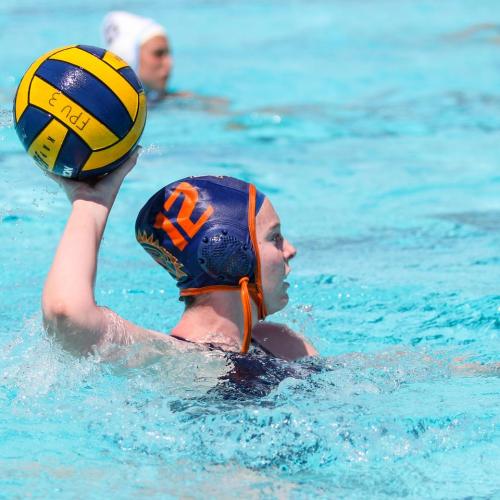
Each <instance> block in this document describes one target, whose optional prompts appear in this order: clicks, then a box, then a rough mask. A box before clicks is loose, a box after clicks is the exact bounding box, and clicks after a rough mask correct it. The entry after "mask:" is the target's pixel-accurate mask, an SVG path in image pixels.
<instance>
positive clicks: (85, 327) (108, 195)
mask: <svg viewBox="0 0 500 500" xmlns="http://www.w3.org/2000/svg"><path fill="white" fill-rule="evenodd" d="M136 161H137V152H135V153H134V155H133V156H132V157H131V158H130V159H129V160H128V161H127V162H126V163H125V164H124V165H123V166H121V167H120V168H119V169H117V170H115V171H113V172H111V173H110V174H108V175H106V176H105V177H103V178H102V179H100V180H98V181H97V182H95V183H94V184H90V183H86V182H79V181H73V180H68V179H64V178H62V177H56V176H51V177H52V178H53V179H54V180H55V181H56V182H57V183H58V184H60V185H61V187H63V189H64V190H65V191H66V194H67V196H68V198H69V201H70V202H71V206H72V207H71V213H70V216H69V218H68V222H67V224H66V227H65V229H64V232H63V235H62V238H61V241H60V242H59V246H58V248H57V251H56V254H55V257H54V261H53V263H52V267H51V269H50V271H49V274H48V276H47V280H46V282H45V287H44V290H43V296H42V310H43V319H44V326H45V328H46V330H47V332H48V333H49V334H50V335H53V336H54V337H55V338H56V339H57V340H59V341H60V342H61V343H62V345H63V346H64V347H65V348H66V349H68V350H70V351H72V352H74V353H76V354H87V353H90V352H92V351H93V349H94V348H96V347H97V348H99V347H102V346H103V345H105V344H107V343H113V344H121V345H127V344H132V343H135V342H138V341H148V340H155V339H157V340H161V341H165V342H169V340H168V337H167V336H166V335H163V334H161V333H158V332H152V331H149V330H145V329H143V328H140V327H138V326H136V325H134V324H133V323H130V322H129V321H126V320H124V319H123V318H121V317H120V316H118V315H117V314H116V313H114V312H113V311H111V310H109V309H107V308H103V307H99V306H98V305H97V304H96V302H95V297H94V284H95V277H96V272H97V256H98V252H99V246H100V243H101V239H102V235H103V233H104V229H105V227H106V222H107V219H108V215H109V212H110V210H111V207H112V206H113V203H114V201H115V198H116V195H117V194H118V190H119V189H120V186H121V184H122V182H123V179H124V178H125V176H126V175H127V174H128V173H129V172H130V170H131V169H132V168H133V167H134V165H135V163H136Z"/></svg>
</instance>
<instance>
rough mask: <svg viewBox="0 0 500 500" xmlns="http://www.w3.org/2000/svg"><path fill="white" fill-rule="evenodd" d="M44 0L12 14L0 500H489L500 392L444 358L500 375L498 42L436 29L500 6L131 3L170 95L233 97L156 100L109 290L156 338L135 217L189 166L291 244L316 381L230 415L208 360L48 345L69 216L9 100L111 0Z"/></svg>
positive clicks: (7, 58)
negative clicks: (22, 138)
mask: <svg viewBox="0 0 500 500" xmlns="http://www.w3.org/2000/svg"><path fill="white" fill-rule="evenodd" d="M43 4H44V5H43V7H41V6H40V3H39V2H34V1H33V0H22V1H16V2H14V1H7V2H4V3H2V4H1V6H0V28H1V29H0V39H1V47H2V55H1V61H2V64H1V66H0V165H1V167H2V180H1V181H0V182H1V184H0V186H1V188H0V189H1V197H0V228H1V233H0V234H1V250H0V255H1V261H0V266H1V267H0V293H1V296H0V303H1V305H2V306H1V308H0V405H1V412H0V415H1V417H0V418H1V425H0V436H1V438H0V497H2V498H3V497H5V498H19V497H27V496H31V497H34V498H49V497H58V498H82V497H91V498H101V497H103V498H109V497H112V498H130V497H132V496H135V495H144V496H146V495H147V496H149V497H151V498H173V497H189V496H190V497H192V498H201V497H206V496H217V497H221V498H229V497H234V496H235V495H246V496H249V497H250V498H308V497H320V498H326V497H330V498H331V497H341V498H367V497H370V498H389V497H409V498H423V497H429V498H466V497H474V498H496V497H498V496H499V495H500V479H499V475H498V470H500V456H499V453H498V449H499V445H500V405H499V394H500V379H499V378H498V377H484V376H478V375H472V376H467V377H466V376H459V375H456V374H454V371H453V368H452V365H453V361H452V360H453V359H454V358H455V357H457V356H464V357H468V358H469V359H470V360H474V361H477V362H484V363H487V362H491V361H499V360H500V347H499V338H498V335H499V330H500V293H499V288H498V287H499V278H500V255H499V248H500V197H499V194H500V174H499V169H498V166H499V164H500V152H499V151H500V150H499V147H498V144H499V139H500V93H499V90H498V89H500V45H496V44H494V43H492V36H493V35H494V34H493V35H492V33H491V32H489V33H488V32H485V33H482V34H481V33H479V34H476V35H473V36H471V37H469V38H463V39H460V38H457V37H450V36H448V35H450V34H451V33H454V32H457V31H460V30H463V29H465V28H467V27H468V26H470V25H473V24H475V23H481V22H500V7H499V6H498V3H497V2H496V0H485V1H478V2H467V1H465V0H453V1H451V0H444V1H440V2H435V1H430V0H429V1H425V0H422V1H416V0H403V1H396V0H381V1H377V2H374V1H368V0H365V1H363V0H359V1H356V2H345V1H340V0H337V1H334V0H317V1H306V0H301V1H299V0H297V1H293V2H281V1H278V0H274V1H266V2H263V1H251V2H250V1H238V2H224V1H219V2H216V1H196V0H190V1H180V0H178V1H173V0H170V1H168V2H163V1H162V2H160V1H157V0H155V1H150V2H143V1H140V0H137V1H134V2H133V3H131V4H130V7H129V8H130V9H131V10H133V11H135V12H138V13H142V14H145V15H154V16H155V17H156V18H157V19H158V20H159V21H160V22H162V23H164V24H165V25H166V26H167V27H168V30H169V32H170V33H171V37H172V42H173V48H174V55H175V57H176V63H175V74H174V78H173V82H172V84H173V86H174V87H175V88H177V89H183V90H184V89H186V90H193V91H195V92H198V93H200V94H204V95H212V96H220V97H224V98H227V99H228V100H229V101H230V103H229V106H228V108H227V109H226V110H223V109H220V108H218V109H212V110H211V112H207V110H204V109H203V106H201V105H200V104H199V103H198V104H196V103H192V102H191V103H190V102H187V101H181V102H177V103H174V102H169V103H164V104H161V105H159V106H157V107H156V108H153V109H151V111H150V113H149V117H148V122H147V127H146V131H145V134H144V136H143V139H142V144H143V147H144V148H145V152H144V154H143V156H142V157H141V159H140V164H139V166H138V167H137V168H136V169H135V171H134V172H133V173H132V174H131V175H130V177H129V178H128V179H127V181H126V183H125V184H124V186H123V189H122V191H121V193H120V196H119V198H118V200H117V203H116V205H115V208H114V210H113V212H112V215H111V218H110V222H109V226H108V229H107V232H106V236H105V240H104V242H103V246H102V251H101V259H100V274H99V276H98V280H97V285H96V294H97V297H98V301H99V302H100V303H101V304H105V305H108V306H109V307H111V308H113V309H115V310H116V311H117V312H118V313H120V314H121V315H123V316H124V317H126V318H127V319H130V320H133V321H135V322H137V323H140V324H142V325H144V326H146V327H150V328H154V329H157V330H162V331H165V332H168V331H169V330H170V328H171V327H172V326H173V325H174V324H175V322H176V321H177V319H178V317H179V315H180V312H181V306H180V305H179V304H178V302H177V300H176V291H175V287H174V286H173V282H172V281H171V279H170V277H169V276H168V275H167V274H166V273H163V272H161V270H160V269H159V268H157V267H155V265H154V263H153V262H152V261H151V259H149V258H148V257H147V255H146V254H145V253H144V252H143V250H142V249H141V248H140V247H139V245H137V244H136V243H135V238H134V231H133V227H134V226H133V224H134V221H135V216H136V213H137V211H138V209H139V208H140V207H141V206H142V204H143V202H144V201H145V200H146V199H147V198H148V197H149V195H150V194H151V193H153V192H155V191H156V190H157V189H159V188H160V187H161V186H163V185H164V184H166V183H167V182H169V181H171V180H173V179H176V178H179V177H182V176H185V175H190V174H207V173H214V174H226V175H233V176H238V177H242V178H244V179H245V180H248V181H253V182H255V183H256V184H257V185H258V187H259V188H260V189H262V190H263V191H264V192H266V193H268V194H269V195H270V197H271V199H272V201H273V203H274V205H275V206H276V208H277V210H278V212H279V213H280V215H281V218H282V221H283V224H284V230H285V234H287V236H288V237H289V239H290V240H291V241H292V242H293V243H294V244H295V246H296V247H297V248H298V252H299V253H298V256H297V258H296V259H295V261H294V262H293V266H292V267H293V271H292V274H291V275H290V277H291V282H292V288H291V294H290V295H291V303H290V305H289V307H288V308H287V309H286V310H285V311H283V312H282V313H279V314H277V315H276V318H275V319H277V320H281V321H286V322H287V323H288V324H290V325H291V326H293V327H294V328H295V329H297V330H298V331H300V332H302V333H304V334H305V335H306V336H307V337H308V338H310V339H311V341H312V342H313V343H314V344H315V346H316V347H317V348H318V350H319V351H320V353H321V359H319V360H316V361H314V363H315V364H316V365H317V367H318V368H320V369H319V370H318V371H317V372H316V373H314V374H312V375H309V376H306V377H305V378H287V379H285V380H283V381H282V382H281V383H280V384H279V385H278V386H277V387H275V388H274V389H273V390H272V392H270V394H268V395H267V396H264V397H254V398H250V397H239V398H236V397H235V398H233V399H224V398H222V397H217V395H215V396H213V391H211V389H212V388H213V387H214V386H216V385H217V382H218V379H219V377H221V376H223V375H224V373H226V372H227V369H228V368H227V366H226V363H225V361H224V360H223V359H221V358H220V357H218V356H217V355H215V354H213V353H212V354H209V355H203V354H200V353H186V354H182V355H180V354H179V353H177V352H172V353H171V355H166V356H165V357H163V358H161V359H158V360H156V361H155V362H152V363H151V364H150V365H149V366H147V367H143V368H127V367H126V366H125V365H126V362H125V361H123V362H121V363H118V364H116V365H112V364H107V363H101V362H99V360H98V359H94V358H91V359H75V358H72V357H71V356H69V355H68V354H66V353H64V352H62V351H61V350H60V349H59V348H58V346H57V345H52V344H51V343H50V342H49V341H48V340H47V339H46V337H45V336H44V334H43V331H42V329H41V326H40V311H39V302H40V294H41V288H42V286H43V281H44V277H45V274H46V272H47V270H48V268H49V266H50V262H51V258H52V255H53V252H54V250H55V247H56V244H57V241H58V238H59V235H60V233H61V230H62V228H63V225H64V222H65V217H66V215H67V213H68V205H67V202H66V200H65V199H64V197H63V195H62V194H61V193H59V192H58V190H57V189H56V187H55V185H52V184H51V183H50V182H49V181H48V180H47V179H45V178H44V177H43V176H42V175H41V174H40V172H39V171H38V170H37V169H36V168H35V167H34V165H33V164H32V161H31V160H30V159H29V158H28V157H27V155H26V154H25V153H24V151H23V150H22V148H21V145H20V143H19V141H18V139H17V137H16V135H15V132H14V130H13V128H12V119H11V115H10V109H11V100H12V97H13V95H14V92H15V88H16V85H17V83H18V82H19V79H20V77H21V75H22V73H23V71H24V70H25V69H26V67H27V66H28V65H29V64H30V63H31V62H32V60H33V59H34V58H35V57H36V56H38V55H39V54H41V53H43V52H44V51H46V50H49V49H51V48H53V47H56V46H60V45H65V44H70V43H88V44H94V45H96V44H99V43H100V38H99V31H98V25H99V23H100V20H101V18H102V16H103V15H104V13H105V12H106V11H107V10H108V9H109V8H116V7H117V6H118V4H117V3H116V2H112V1H109V0H107V1H102V0H101V1H100V2H96V1H94V0H86V1H85V2H83V1H80V0H78V1H75V2H71V5H70V4H69V2H63V1H62V0H50V1H46V2H43ZM120 5H121V4H120ZM75 265H78V262H75ZM134 355H135V353H134V350H133V349H132V350H130V351H128V352H126V353H125V359H133V357H134ZM294 369H296V370H297V371H301V370H302V371H303V370H304V369H305V366H304V363H297V364H296V366H294Z"/></svg>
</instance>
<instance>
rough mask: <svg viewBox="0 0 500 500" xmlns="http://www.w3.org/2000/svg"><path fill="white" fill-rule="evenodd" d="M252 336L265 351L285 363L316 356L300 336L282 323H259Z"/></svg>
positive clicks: (313, 349) (311, 347) (310, 346)
mask: <svg viewBox="0 0 500 500" xmlns="http://www.w3.org/2000/svg"><path fill="white" fill-rule="evenodd" d="M252 336H253V338H254V339H255V340H256V341H257V342H258V343H259V344H260V345H261V346H262V347H264V348H265V349H266V350H267V351H269V352H271V353H272V354H274V355H275V356H277V357H279V358H282V359H285V360H287V361H293V360H296V359H299V358H304V357H306V356H316V355H317V354H318V352H317V351H316V349H315V348H314V347H313V346H312V345H311V344H310V343H309V342H307V341H306V340H305V339H304V338H303V337H302V336H301V335H299V334H298V333H296V332H294V331H293V330H292V329H291V328H289V327H288V326H287V325H284V324H282V323H271V322H267V321H261V322H259V323H257V324H256V325H255V326H254V328H253V330H252Z"/></svg>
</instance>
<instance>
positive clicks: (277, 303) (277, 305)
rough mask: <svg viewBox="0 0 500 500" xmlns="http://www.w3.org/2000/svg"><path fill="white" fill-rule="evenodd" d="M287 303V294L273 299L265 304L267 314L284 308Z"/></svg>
mask: <svg viewBox="0 0 500 500" xmlns="http://www.w3.org/2000/svg"><path fill="white" fill-rule="evenodd" d="M287 304H288V295H284V296H282V297H280V298H279V299H277V300H274V301H273V303H272V304H266V310H267V314H268V315H269V314H274V313H277V312H278V311H281V310H282V309H284V308H285V307H286V306H287Z"/></svg>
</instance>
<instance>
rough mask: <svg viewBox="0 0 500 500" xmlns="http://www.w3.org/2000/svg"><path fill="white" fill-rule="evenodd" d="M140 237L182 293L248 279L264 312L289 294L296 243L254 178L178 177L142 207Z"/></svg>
mask: <svg viewBox="0 0 500 500" xmlns="http://www.w3.org/2000/svg"><path fill="white" fill-rule="evenodd" d="M136 237H137V240H138V241H139V243H140V244H141V245H142V246H143V248H144V249H145V250H146V251H147V252H148V253H149V254H150V255H151V256H152V257H153V258H154V259H155V260H156V262H158V263H159V264H160V265H161V266H163V267H164V268H165V269H166V270H167V271H168V272H169V273H170V274H171V275H172V276H173V277H174V278H175V279H176V280H177V286H178V287H179V288H180V290H181V296H189V295H198V294H200V293H208V292H210V291H215V290H224V289H225V290H227V289H229V290H230V289H233V288H234V289H237V288H239V287H240V285H241V279H242V278H248V283H249V285H248V289H249V292H250V296H251V297H252V298H253V299H254V301H255V303H256V305H257V306H258V308H259V316H260V317H261V318H263V317H265V315H266V314H267V313H273V312H276V311H278V310H280V309H282V308H283V307H284V306H285V305H286V303H287V301H288V295H287V293H286V290H287V284H286V282H285V281H284V280H285V278H286V276H287V274H288V272H289V271H290V268H289V266H288V261H289V259H291V258H292V257H293V256H294V255H295V249H294V248H293V247H292V246H291V245H290V244H289V243H288V242H287V241H286V240H284V239H283V237H282V235H281V229H280V222H279V218H278V215H277V214H276V211H275V210H274V208H273V206H272V205H271V203H270V201H269V200H268V199H267V198H266V197H265V196H264V195H263V194H262V193H261V192H259V191H257V190H256V189H255V187H254V186H253V185H251V184H248V183H246V182H243V181H240V180H238V179H234V178H231V177H212V176H206V177H187V178H185V179H181V180H179V181H176V182H173V183H171V184H169V185H167V186H165V187H164V188H163V189H161V190H160V191H158V192H157V193H156V194H155V195H153V197H151V198H150V199H149V201H148V202H147V203H146V204H145V205H144V207H143V208H142V209H141V211H140V213H139V215H138V217H137V221H136Z"/></svg>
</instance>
